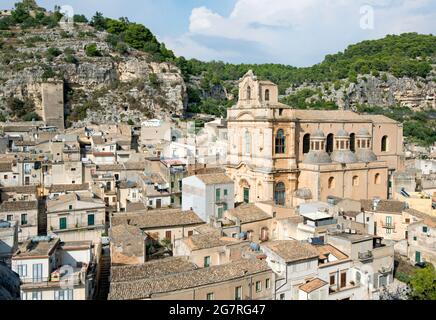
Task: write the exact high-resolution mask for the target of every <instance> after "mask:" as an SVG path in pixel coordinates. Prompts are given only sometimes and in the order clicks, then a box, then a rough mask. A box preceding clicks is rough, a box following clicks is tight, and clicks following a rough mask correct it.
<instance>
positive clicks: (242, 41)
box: [0, 0, 436, 67]
mask: <svg viewBox="0 0 436 320" xmlns="http://www.w3.org/2000/svg"><path fill="white" fill-rule="evenodd" d="M14 2H16V1H15V0H1V5H0V7H1V8H10V7H12V6H13V4H14ZM37 2H38V4H39V5H40V6H42V7H45V8H47V9H52V8H53V7H54V6H55V5H60V6H63V5H68V6H71V7H72V8H73V10H74V13H76V14H79V13H80V14H82V13H83V14H85V15H86V16H88V17H91V16H92V15H93V14H94V13H95V12H96V11H100V12H103V14H104V15H105V16H108V17H111V18H119V17H128V18H129V20H130V21H132V22H139V23H142V24H144V25H145V26H147V27H148V28H149V29H150V30H151V31H152V32H153V33H154V34H155V35H156V36H157V37H158V39H159V40H160V41H163V42H165V44H166V45H167V47H168V48H169V49H172V50H173V51H174V52H175V53H176V55H182V56H184V57H186V58H196V59H200V60H204V61H210V60H221V61H225V62H231V63H282V64H288V65H294V66H298V67H303V66H311V65H313V64H316V63H319V62H321V61H322V60H323V59H324V57H325V55H327V54H334V53H337V52H339V51H343V50H344V49H345V48H346V47H347V46H348V45H350V44H354V43H357V42H360V41H363V40H370V39H378V38H382V37H384V36H385V35H387V34H401V33H404V32H418V33H424V34H430V33H432V34H435V31H436V0H37Z"/></svg>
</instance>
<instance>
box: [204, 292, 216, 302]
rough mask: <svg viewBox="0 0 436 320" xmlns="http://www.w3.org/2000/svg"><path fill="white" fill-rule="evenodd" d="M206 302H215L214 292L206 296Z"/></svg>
mask: <svg viewBox="0 0 436 320" xmlns="http://www.w3.org/2000/svg"><path fill="white" fill-rule="evenodd" d="M206 300H209V301H210V300H215V295H214V294H213V292H211V293H208V294H207V295H206Z"/></svg>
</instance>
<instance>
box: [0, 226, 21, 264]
mask: <svg viewBox="0 0 436 320" xmlns="http://www.w3.org/2000/svg"><path fill="white" fill-rule="evenodd" d="M17 247H18V224H17V223H16V222H14V221H3V220H0V262H3V263H5V264H7V265H8V266H10V264H11V258H12V255H13V254H14V252H15V251H16V250H17Z"/></svg>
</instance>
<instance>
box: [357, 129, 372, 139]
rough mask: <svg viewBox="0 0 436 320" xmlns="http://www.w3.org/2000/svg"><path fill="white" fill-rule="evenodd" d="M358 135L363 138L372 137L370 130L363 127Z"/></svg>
mask: <svg viewBox="0 0 436 320" xmlns="http://www.w3.org/2000/svg"><path fill="white" fill-rule="evenodd" d="M356 136H357V137H361V138H370V137H371V134H370V133H369V132H368V130H367V129H366V128H362V129H360V130H359V131H358V132H357V134H356Z"/></svg>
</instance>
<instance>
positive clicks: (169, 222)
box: [112, 209, 204, 229]
mask: <svg viewBox="0 0 436 320" xmlns="http://www.w3.org/2000/svg"><path fill="white" fill-rule="evenodd" d="M124 223H127V224H130V225H132V226H137V227H138V228H141V229H153V228H160V227H170V226H187V225H197V224H202V223H204V222H203V220H201V219H200V218H199V217H198V216H197V215H196V214H195V212H194V211H182V210H181V209H165V210H150V211H144V212H142V213H132V214H123V215H121V214H120V215H117V216H115V217H113V218H112V224H113V225H118V224H124Z"/></svg>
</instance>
